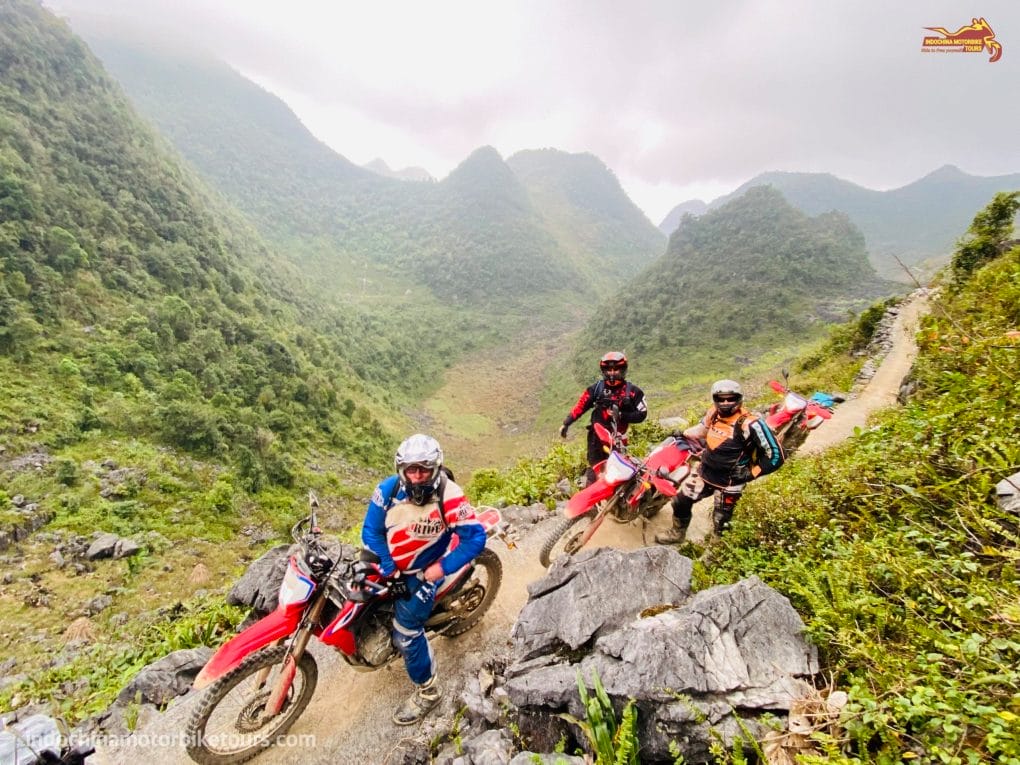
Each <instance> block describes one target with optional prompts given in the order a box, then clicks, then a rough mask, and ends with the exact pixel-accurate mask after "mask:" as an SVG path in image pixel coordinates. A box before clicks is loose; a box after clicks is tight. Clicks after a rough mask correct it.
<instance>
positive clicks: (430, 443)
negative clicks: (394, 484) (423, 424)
mask: <svg viewBox="0 0 1020 765" xmlns="http://www.w3.org/2000/svg"><path fill="white" fill-rule="evenodd" d="M411 465H419V466H421V467H424V468H428V470H429V477H428V478H427V479H426V480H424V481H418V482H417V483H412V482H411V481H410V480H408V478H407V472H406V471H407V468H409V467H410V466H411ZM393 466H394V467H395V468H396V471H397V476H398V477H399V478H400V485H401V486H403V487H404V490H405V491H406V492H407V496H408V497H409V498H410V500H411V501H412V502H413V503H414V504H416V505H424V504H425V503H426V502H428V501H429V499H430V498H431V497H432V495H433V494H434V493H435V492H436V489H438V488H439V478H440V475H441V474H442V469H443V450H442V448H441V447H440V446H439V442H438V441H436V439H434V438H432V436H426V435H424V434H423V433H415V434H414V435H413V436H409V437H408V438H406V439H404V442H403V443H402V444H401V445H400V446H399V447H398V448H397V453H396V456H394V458H393Z"/></svg>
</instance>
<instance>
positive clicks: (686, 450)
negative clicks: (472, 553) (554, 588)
mask: <svg viewBox="0 0 1020 765" xmlns="http://www.w3.org/2000/svg"><path fill="white" fill-rule="evenodd" d="M592 427H593V428H594V429H595V433H596V434H597V435H598V437H599V439H601V441H602V443H604V444H605V445H606V448H607V450H608V451H609V456H608V457H607V458H606V459H605V461H604V462H600V463H599V464H597V465H595V468H594V469H595V475H596V480H595V481H593V482H592V483H591V484H589V485H588V486H587V487H586V488H584V489H582V490H581V491H579V492H577V493H576V494H575V495H574V496H572V497H571V498H570V499H569V500H568V501H567V504H566V507H564V509H563V518H561V519H560V520H559V522H558V523H557V524H556V526H554V527H553V529H552V531H550V532H549V535H548V536H547V537H546V539H545V543H544V544H543V545H542V549H541V551H540V552H539V554H538V559H539V561H540V562H541V564H542V565H543V566H546V567H548V566H549V565H550V563H552V561H554V560H556V559H557V558H559V557H561V556H564V555H567V556H569V555H574V554H575V553H576V552H577V551H578V550H580V549H581V548H582V547H584V546H585V544H587V543H588V540H590V539H591V537H592V535H593V534H594V533H595V531H596V530H597V529H598V528H599V526H601V525H602V521H604V520H605V519H606V516H609V517H611V518H613V520H615V521H617V522H619V523H628V522H630V521H633V520H636V519H637V518H643V519H646V520H647V519H648V518H651V517H652V516H654V515H655V514H656V513H658V512H659V510H660V509H662V505H663V502H664V501H665V500H666V499H669V498H671V497H675V496H676V492H677V487H678V486H679V485H680V483H681V482H682V481H683V480H684V479H685V478H686V477H687V476H688V475H689V474H690V472H691V457H692V456H693V455H695V454H696V453H697V452H699V451H700V447H699V446H698V445H697V444H694V443H691V442H690V441H688V440H687V439H686V438H683V437H682V436H680V437H676V436H670V437H669V438H667V439H665V440H664V441H663V442H662V443H660V444H659V445H658V446H656V447H655V448H654V449H652V451H651V452H650V453H649V454H648V456H647V457H646V458H645V459H644V460H640V459H638V458H637V457H634V456H631V455H629V454H627V453H626V447H625V446H624V444H623V441H622V438H621V437H620V435H619V433H618V432H617V430H616V428H615V427H614V429H613V430H612V431H611V430H609V429H608V428H606V427H604V426H603V425H601V424H600V423H594V424H593V425H592Z"/></svg>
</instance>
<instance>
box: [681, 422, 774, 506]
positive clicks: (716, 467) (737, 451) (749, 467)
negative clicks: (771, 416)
mask: <svg viewBox="0 0 1020 765" xmlns="http://www.w3.org/2000/svg"><path fill="white" fill-rule="evenodd" d="M684 435H686V436H688V437H689V438H697V439H699V440H701V441H704V443H705V447H706V448H705V451H703V452H702V453H701V477H702V479H703V480H704V481H705V483H708V484H711V485H712V486H717V487H719V488H726V487H730V486H739V485H740V484H744V483H746V482H747V481H751V480H754V479H755V478H758V477H759V476H762V475H766V474H767V473H771V472H773V471H775V470H778V469H779V467H780V466H781V465H782V464H783V462H784V461H785V459H786V456H785V455H784V454H783V448H782V447H781V446H780V445H779V442H778V441H776V437H775V435H774V434H773V433H772V430H771V429H770V428H769V426H768V425H767V424H765V420H763V419H762V418H761V417H759V416H758V415H756V414H754V413H753V412H750V411H748V410H747V409H744V408H743V407H741V408H740V409H738V410H737V411H736V412H734V413H733V414H731V415H730V416H729V417H723V416H722V415H720V414H719V413H718V412H717V411H716V409H715V407H711V408H710V409H709V410H708V412H707V413H706V414H705V416H704V418H703V419H702V420H701V422H699V423H698V424H697V425H695V426H694V427H692V428H688V429H687V430H685V431H684Z"/></svg>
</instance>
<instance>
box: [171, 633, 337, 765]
mask: <svg viewBox="0 0 1020 765" xmlns="http://www.w3.org/2000/svg"><path fill="white" fill-rule="evenodd" d="M286 653H287V646H285V645H277V646H266V647H265V648H262V649H260V650H258V651H256V652H255V653H253V654H251V655H250V656H248V657H247V658H246V659H245V660H244V661H242V662H241V663H240V664H239V665H237V667H235V668H234V669H233V670H231V671H230V672H228V673H227V674H226V675H224V676H223V677H221V678H220V679H219V680H217V681H216V682H215V683H213V684H212V685H211V686H209V688H208V689H207V690H206V691H205V694H204V695H203V696H202V698H201V700H200V701H199V703H198V706H197V707H196V708H195V711H194V712H192V714H191V717H190V718H189V720H188V725H187V727H186V729H185V738H186V741H187V750H188V755H189V756H190V757H191V759H193V760H194V761H195V762H197V763H199V765H233V763H239V762H247V761H248V760H250V759H251V758H253V757H255V755H257V754H259V753H260V752H262V751H263V750H265V749H266V748H268V747H270V746H272V745H273V743H274V741H275V740H276V739H277V738H279V737H280V736H282V735H284V734H285V733H286V732H287V731H288V730H289V729H290V726H291V725H293V724H294V722H295V721H296V720H297V719H298V717H300V716H301V713H302V712H304V711H305V707H307V706H308V702H310V701H311V700H312V695H313V694H314V693H315V686H316V684H317V683H318V679H319V670H318V667H317V666H316V664H315V659H314V658H313V657H312V655H311V654H309V653H307V652H306V653H304V654H303V655H302V656H301V660H300V661H299V662H298V665H297V671H296V673H295V675H294V680H293V685H292V686H291V693H293V691H294V686H295V685H297V683H299V682H300V683H301V685H300V688H299V690H298V692H297V694H298V695H297V696H296V697H295V698H290V697H288V698H287V699H286V700H285V701H284V706H283V709H282V710H281V711H280V714H279V715H277V716H276V717H274V718H272V719H271V720H269V721H267V723H266V724H265V725H264V726H262V727H263V728H265V731H264V735H262V736H261V737H257V738H256V740H255V741H254V742H253V743H251V744H248V745H247V746H244V747H242V748H240V749H237V750H236V751H230V750H223V751H219V750H217V749H215V748H213V747H212V746H211V745H210V742H209V741H208V737H207V733H206V726H207V725H208V723H209V718H210V717H211V716H212V714H213V712H214V711H216V708H217V706H219V704H220V703H221V702H222V701H223V700H224V699H225V698H227V696H229V695H230V693H231V692H232V691H234V690H235V689H236V688H237V686H238V685H240V684H241V683H242V682H243V681H244V680H246V679H248V678H249V677H251V676H252V675H254V674H256V673H257V672H259V671H260V670H262V669H265V668H266V667H272V666H274V665H277V664H281V663H282V662H283V660H284V657H285V656H286ZM275 676H276V675H275V674H274V675H271V678H272V679H275ZM271 684H272V683H271V682H270V687H269V688H268V689H267V690H272V688H271ZM249 732H250V733H256V732H258V731H249ZM233 735H237V736H240V735H244V732H238V733H236V734H233Z"/></svg>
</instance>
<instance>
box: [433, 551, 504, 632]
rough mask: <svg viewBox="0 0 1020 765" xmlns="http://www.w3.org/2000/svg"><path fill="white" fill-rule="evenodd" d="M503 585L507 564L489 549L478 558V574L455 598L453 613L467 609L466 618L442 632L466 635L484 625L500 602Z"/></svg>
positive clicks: (472, 577)
mask: <svg viewBox="0 0 1020 765" xmlns="http://www.w3.org/2000/svg"><path fill="white" fill-rule="evenodd" d="M502 581H503V562H502V561H501V560H500V559H499V556H498V555H496V553H494V552H493V551H492V550H490V549H488V548H486V549H484V550H482V552H481V554H480V555H479V556H478V557H477V558H475V570H474V572H473V573H472V574H471V579H469V580H468V581H467V582H466V583H465V585H464V586H463V587H462V588H461V589H460V590H459V591H458V592H457V593H455V594H454V595H453V598H452V602H451V603H450V609H451V610H457V609H458V608H463V609H464V615H463V616H460V617H458V618H457V620H456V621H454V622H453V624H451V625H450V626H449V627H447V628H446V629H444V630H442V631H441V632H440V634H441V635H444V636H445V637H456V636H457V635H463V634H464V633H465V632H467V631H468V630H469V629H471V628H472V627H474V626H475V625H476V624H478V622H479V621H481V618H482V617H483V616H484V615H485V612H486V611H488V610H489V606H491V605H492V602H493V601H494V600H495V599H496V593H498V592H499V585H500V582H502Z"/></svg>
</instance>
